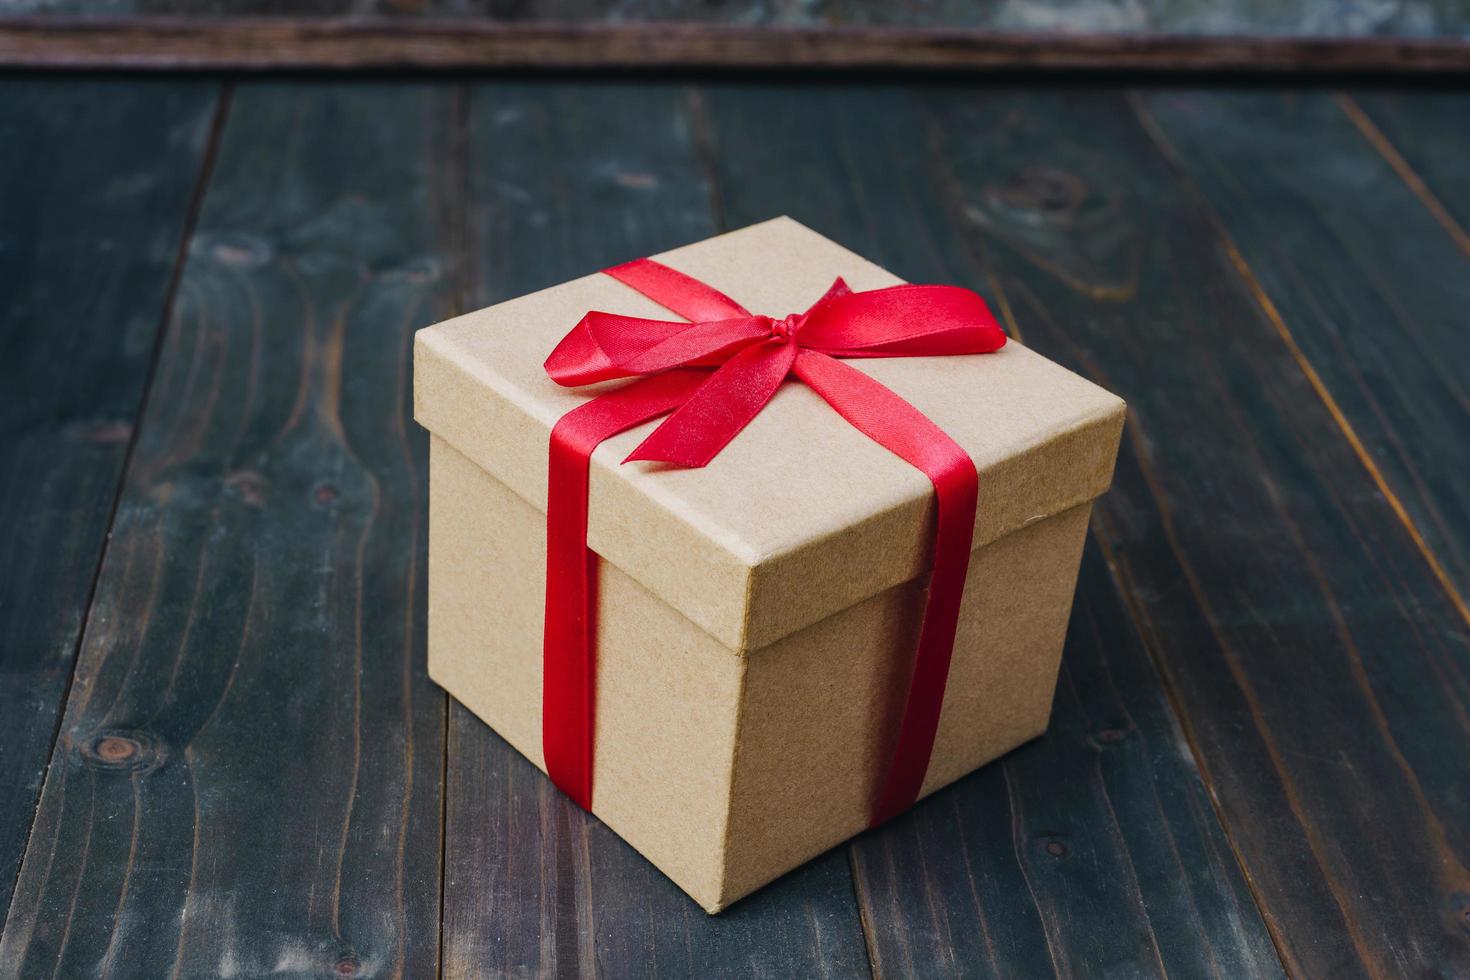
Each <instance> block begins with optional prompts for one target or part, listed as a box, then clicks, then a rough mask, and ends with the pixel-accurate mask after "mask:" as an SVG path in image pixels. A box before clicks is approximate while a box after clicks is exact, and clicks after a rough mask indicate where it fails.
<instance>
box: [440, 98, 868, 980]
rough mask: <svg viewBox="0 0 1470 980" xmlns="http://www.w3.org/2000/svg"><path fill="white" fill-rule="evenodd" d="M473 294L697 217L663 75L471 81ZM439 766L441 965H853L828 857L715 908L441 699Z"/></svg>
mask: <svg viewBox="0 0 1470 980" xmlns="http://www.w3.org/2000/svg"><path fill="white" fill-rule="evenodd" d="M472 119H473V126H474V129H473V141H472V144H471V145H472V150H473V152H472V153H471V155H470V160H471V166H470V173H471V174H472V176H473V183H472V187H473V193H472V202H473V207H472V210H471V213H472V214H473V216H474V226H475V229H476V237H475V241H474V246H475V247H474V254H475V256H476V258H475V260H474V263H473V265H472V271H473V275H474V279H473V283H472V286H471V290H470V291H471V293H472V295H473V303H474V305H477V306H478V305H483V304H485V303H490V302H495V301H497V300H500V299H505V298H509V297H511V296H515V295H517V294H520V293H524V292H527V291H529V290H533V289H536V288H539V287H542V286H546V285H550V284H552V283H555V282H558V281H561V280H565V279H567V278H572V277H575V276H578V275H582V274H585V273H586V272H587V270H589V269H596V268H599V267H602V266H605V265H610V264H613V263H615V262H619V261H623V260H626V259H629V258H633V257H636V256H638V255H644V254H649V253H652V252H656V251H659V250H662V249H665V248H669V247H672V246H674V245H678V244H682V243H684V242H687V241H690V240H693V239H698V238H702V237H705V236H706V235H708V234H710V233H711V232H712V231H713V230H714V228H713V223H712V220H711V215H710V202H709V198H708V188H707V187H706V185H705V184H704V181H703V178H702V174H701V171H700V168H699V162H698V152H697V145H696V133H695V132H694V130H693V129H692V127H691V126H690V123H689V120H688V118H687V113H686V108H685V101H684V94H683V92H682V91H681V90H680V89H678V88H676V87H673V86H668V85H638V84H615V85H614V84H596V85H587V84H583V85H576V84H543V85H529V86H522V85H509V84H506V85H492V86H484V87H478V88H476V89H474V100H473V111H472ZM448 758H449V765H448V773H447V783H446V792H447V806H446V846H445V892H444V903H445V908H444V964H445V970H444V973H445V975H446V976H448V977H455V978H459V977H479V976H523V975H525V976H530V975H537V976H592V975H603V976H607V977H652V976H671V977H684V976H690V977H724V976H728V977H747V976H778V977H786V976H790V977H808V976H810V977H817V976H821V977H854V976H857V977H865V976H867V975H868V963H867V956H866V953H865V951H864V945H863V938H862V933H861V929H860V925H859V920H858V913H857V905H856V902H855V899H854V897H853V890H852V879H851V876H850V873H849V869H848V865H847V861H846V858H845V856H844V855H843V854H842V853H841V851H834V852H831V853H829V854H827V855H825V856H824V857H822V858H820V859H818V860H817V861H815V862H812V863H811V864H809V865H807V866H805V867H803V868H801V869H800V870H798V871H796V872H793V873H792V874H791V875H788V876H787V877H786V878H784V879H782V880H781V881H780V882H778V883H777V884H775V885H773V886H771V887H769V888H767V889H765V890H763V891H762V892H760V893H759V894H757V895H755V896H752V897H751V898H748V899H746V900H744V901H741V902H739V903H737V904H736V905H735V906H734V907H732V908H731V909H729V910H727V911H726V912H724V913H722V914H720V915H719V916H715V917H710V916H707V915H706V914H705V913H704V912H703V911H702V910H701V909H699V908H698V907H697V906H696V905H695V904H694V903H693V902H692V901H690V900H689V899H688V898H687V897H686V896H685V895H684V894H683V893H682V892H680V891H679V890H678V889H677V888H676V887H675V886H674V885H673V884H672V883H670V882H669V881H668V880H667V879H666V878H664V877H663V875H662V874H660V873H659V872H658V871H657V870H656V869H654V868H653V867H652V866H651V865H650V864H648V862H646V861H645V860H644V859H643V858H642V857H640V856H639V855H638V854H637V853H636V852H634V851H633V850H632V849H631V848H629V847H628V846H627V845H626V844H624V843H623V842H622V841H621V840H619V839H618V838H617V837H616V836H615V835H614V834H612V833H611V832H610V831H609V830H607V828H605V827H604V826H602V824H601V823H600V822H598V821H597V820H595V819H593V818H591V817H589V816H587V815H586V814H585V813H583V812H582V811H580V810H579V809H578V808H577V807H576V806H575V805H574V804H572V803H570V802H569V801H568V800H567V799H566V798H565V797H563V796H562V794H561V793H560V792H559V791H557V790H556V789H554V788H553V787H552V786H551V784H550V783H549V782H548V781H547V780H546V779H545V777H543V776H542V775H541V774H540V772H539V771H538V770H536V769H535V768H534V767H533V766H532V765H531V764H530V763H529V762H527V761H525V760H524V759H523V758H521V757H520V756H519V755H518V754H517V753H516V752H515V751H514V750H513V749H511V748H510V747H509V746H508V745H506V744H505V743H504V742H503V741H501V740H500V739H499V738H498V737H497V736H495V735H494V734H493V733H492V732H491V731H490V730H489V729H488V728H487V727H486V726H485V725H483V724H482V723H481V722H480V721H478V720H477V719H475V718H474V717H473V716H472V715H470V714H469V713H468V712H466V711H464V710H463V709H461V708H459V707H458V706H456V708H455V710H454V711H453V712H452V714H451V718H450V735H449V757H448Z"/></svg>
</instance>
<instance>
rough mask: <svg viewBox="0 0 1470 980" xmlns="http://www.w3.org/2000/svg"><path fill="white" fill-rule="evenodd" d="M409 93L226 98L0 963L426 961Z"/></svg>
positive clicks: (220, 966)
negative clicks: (411, 419)
mask: <svg viewBox="0 0 1470 980" xmlns="http://www.w3.org/2000/svg"><path fill="white" fill-rule="evenodd" d="M443 103H444V100H443V99H441V98H438V97H437V96H436V95H435V94H434V93H433V92H431V91H429V90H426V89H422V88H394V87H373V86H351V87H343V88H312V89H309V90H303V89H299V88H293V87H289V86H285V87H278V86H259V87H257V86H247V87H244V88H242V89H241V90H240V91H239V92H238V93H237V94H236V96H235V98H234V102H233V106H232V109H231V112H230V116H229V122H228V125H227V127H226V131H225V135H224V139H223V143H222V145H221V148H220V151H219V159H218V165H217V167H216V170H215V174H214V177H213V179H212V182H211V184H210V187H209V190H208V195H207V198H206V200H205V202H204V206H203V211H202V213H201V215H200V218H199V231H198V233H197V234H196V235H195V237H194V238H193V241H192V244H191V248H190V252H189V257H188V261H187V265H186V267H185V270H184V273H183V279H182V281H181V284H180V288H179V296H178V301H177V303H176V304H175V307H174V315H173V317H172V319H171V322H170V323H169V326H168V329H167V333H166V337H165V341H164V345H163V348H162V351H161V355H160V360H159V366H158V370H157V373H156V376H155V378H154V381H153V384H152V386H151V388H150V391H149V395H148V402H147V408H146V411H145V412H144V414H143V417H142V420H141V423H140V430H139V436H138V442H137V447H136V450H135V453H134V456H133V458H132V461H131V464H130V465H129V467H128V471H127V476H126V486H125V489H124V491H123V495H122V499H121V503H120V505H119V508H118V512H117V519H116V522H115V525H114V528H113V535H112V541H111V544H110V546H109V547H108V549H107V554H106V558H105V561H104V564H103V567H102V571H101V575H100V579H99V581H98V585H97V591H96V598H95V600H94V602H93V605H92V608H91V614H90V618H89V620H88V623H87V629H86V634H85V637H84V640H83V644H82V649H81V654H80V659H79V664H78V669H77V677H76V681H75V684H74V685H73V687H72V690H71V695H70V698H69V700H68V703H67V708H66V714H65V716H64V719H63V723H62V728H61V736H60V738H59V740H58V742H57V745H56V748H55V751H54V753H53V756H52V760H51V765H50V768H49V771H48V773H47V778H46V783H45V787H44V790H43V793H42V797H41V804H40V809H39V812H38V815H37V818H36V824H35V830H34V833H33V834H32V838H31V843H30V847H29V849H28V851H27V855H26V860H25V863H24V865H23V867H22V870H21V874H20V879H19V882H18V885H17V889H16V897H15V901H14V903H13V905H12V908H11V914H10V918H9V921H8V922H7V924H6V928H5V932H4V936H3V939H0V974H3V975H4V976H7V977H33V976H55V977H74V976H92V975H100V976H116V977H121V976H130V977H133V976H135V977H200V976H224V975H233V976H264V975H268V974H269V975H288V976H323V975H337V976H356V975H363V976H383V977H386V976H425V975H429V974H432V973H433V972H434V970H435V965H436V962H437V952H438V950H437V946H438V942H437V935H438V899H439V880H440V875H439V856H440V811H441V801H440V793H439V787H440V777H441V759H442V751H443V740H442V736H443V728H444V711H445V699H444V697H443V695H442V694H441V693H440V692H439V691H437V690H436V689H434V688H433V687H431V685H430V684H429V682H428V680H427V678H426V677H425V675H424V673H423V669H422V665H423V648H422V643H423V641H422V637H423V628H422V627H423V612H424V589H423V572H424V558H425V544H424V539H425V534H424V530H425V529H424V526H423V524H424V521H423V518H424V504H425V497H424V489H425V488H424V480H425V478H426V474H425V469H426V467H425V462H426V446H425V441H424V438H423V436H422V434H421V433H420V432H418V431H417V430H416V429H413V428H411V427H410V426H409V423H408V413H409V404H408V379H409V343H410V334H411V331H412V329H413V328H414V327H416V326H418V325H421V324H423V323H426V322H429V321H431V320H433V319H435V318H437V317H438V316H439V315H440V314H442V313H443V312H444V310H443V308H442V306H440V305H439V303H440V300H439V299H437V298H436V297H437V296H438V293H439V290H440V288H441V286H440V283H441V280H440V275H439V273H440V270H441V268H442V263H441V261H440V260H439V258H438V257H437V255H436V243H435V235H434V228H433V227H432V224H431V222H430V220H429V219H430V217H431V215H432V214H433V211H432V209H431V208H430V207H429V206H428V205H429V204H430V203H432V202H431V199H430V196H429V184H430V181H429V175H430V174H431V173H432V172H433V171H434V169H435V168H436V167H437V166H438V161H439V160H441V159H443V158H444V156H445V154H444V153H443V152H442V150H443V147H442V146H440V145H439V144H440V143H442V142H443V140H441V139H440V138H438V137H437V136H436V135H435V126H434V120H435V119H436V118H437V117H438V116H439V115H440V114H441V110H442V109H443V108H444V106H443Z"/></svg>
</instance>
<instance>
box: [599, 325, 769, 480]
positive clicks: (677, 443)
mask: <svg viewBox="0 0 1470 980" xmlns="http://www.w3.org/2000/svg"><path fill="white" fill-rule="evenodd" d="M796 351H797V347H796V345H795V344H790V343H779V342H776V341H770V342H767V343H761V344H756V345H754V346H751V347H747V348H745V349H744V350H742V351H741V352H740V353H738V354H736V355H735V356H734V357H732V358H730V359H729V360H728V361H726V362H725V363H724V364H723V365H722V366H721V367H720V369H719V370H718V371H716V372H715V373H714V374H711V375H710V376H709V380H708V381H706V382H705V383H704V386H703V387H701V388H700V389H699V390H698V391H696V392H695V393H694V394H693V395H692V396H691V397H690V398H689V400H688V401H686V402H685V403H684V404H683V405H682V406H680V408H679V410H678V411H676V412H675V413H674V414H673V415H671V416H669V417H668V418H667V419H665V420H664V423H663V424H662V425H660V426H659V427H658V428H657V429H654V430H653V432H651V433H650V434H649V436H648V438H647V439H644V440H643V442H642V443H640V444H639V446H638V448H637V449H635V450H633V452H632V453H630V454H629V455H628V459H626V460H624V462H628V461H630V460H635V459H643V460H656V461H659V462H664V463H672V464H674V465H675V466H688V467H699V466H703V465H705V464H706V463H708V462H709V461H710V460H711V459H714V458H715V456H717V455H718V454H719V452H720V450H721V449H724V448H725V446H726V444H728V443H729V441H730V440H731V439H733V438H735V436H736V435H738V434H739V432H740V430H741V429H743V428H745V427H746V425H748V424H749V423H750V420H751V419H753V418H755V417H756V415H758V414H759V413H760V410H761V409H762V408H764V407H765V405H766V402H768V401H770V400H771V396H772V395H774V394H775V393H776V389H777V388H779V387H781V382H782V380H784V379H785V377H786V375H787V373H788V372H790V370H791V364H792V361H793V359H794V358H795V357H796Z"/></svg>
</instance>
